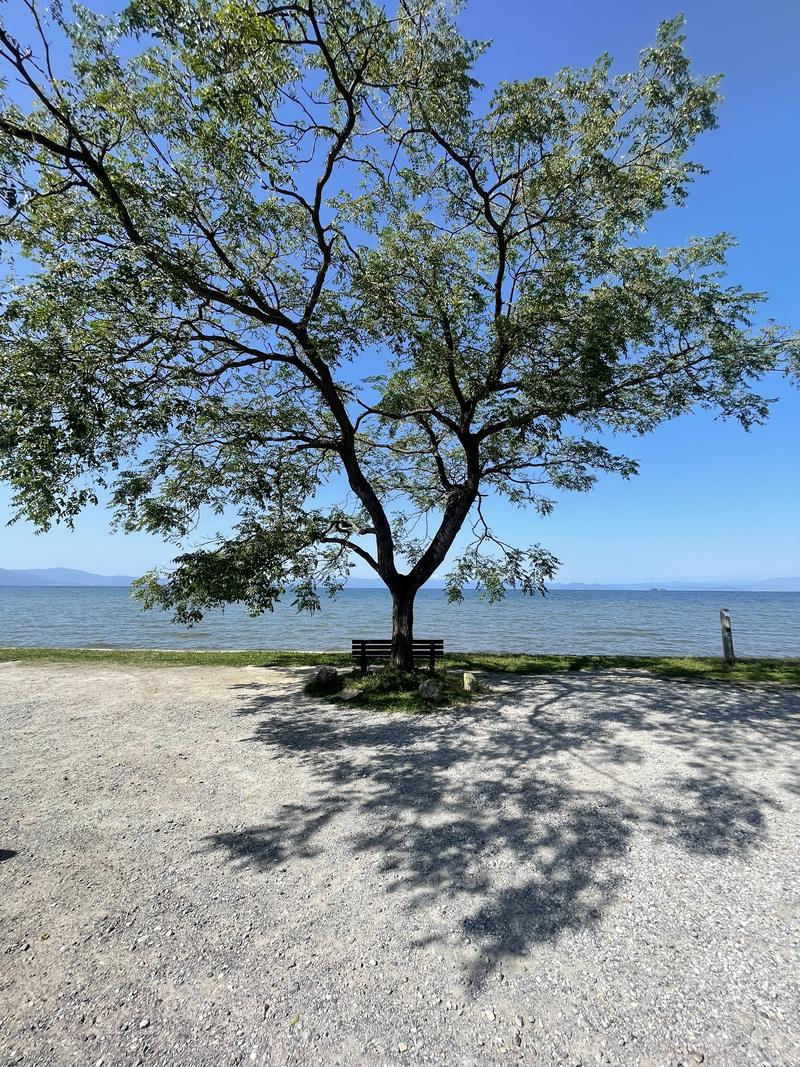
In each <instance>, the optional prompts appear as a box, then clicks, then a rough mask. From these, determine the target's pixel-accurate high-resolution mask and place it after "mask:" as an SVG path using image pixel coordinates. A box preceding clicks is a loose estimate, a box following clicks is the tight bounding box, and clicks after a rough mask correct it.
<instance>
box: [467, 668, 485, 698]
mask: <svg viewBox="0 0 800 1067" xmlns="http://www.w3.org/2000/svg"><path fill="white" fill-rule="evenodd" d="M480 688H481V685H480V682H479V681H478V676H477V674H474V673H473V672H472V671H464V689H465V690H466V692H468V693H479V692H480Z"/></svg>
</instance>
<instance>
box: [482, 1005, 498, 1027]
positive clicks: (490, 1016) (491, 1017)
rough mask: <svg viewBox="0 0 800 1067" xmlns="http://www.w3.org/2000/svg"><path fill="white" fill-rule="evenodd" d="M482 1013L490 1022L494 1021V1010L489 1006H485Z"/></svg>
mask: <svg viewBox="0 0 800 1067" xmlns="http://www.w3.org/2000/svg"><path fill="white" fill-rule="evenodd" d="M483 1014H484V1015H485V1016H486V1018H487V1019H488V1020H489V1022H490V1023H493V1022H494V1020H495V1018H496V1016H495V1013H494V1011H493V1010H492V1009H491V1008H487V1009H486V1011H485V1012H484V1013H483Z"/></svg>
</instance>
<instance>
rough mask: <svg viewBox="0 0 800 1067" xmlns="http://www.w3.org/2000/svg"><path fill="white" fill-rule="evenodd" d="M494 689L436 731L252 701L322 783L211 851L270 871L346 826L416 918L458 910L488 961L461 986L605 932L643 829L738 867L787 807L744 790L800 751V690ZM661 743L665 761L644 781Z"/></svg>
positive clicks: (618, 684) (610, 678) (511, 682)
mask: <svg viewBox="0 0 800 1067" xmlns="http://www.w3.org/2000/svg"><path fill="white" fill-rule="evenodd" d="M297 685H298V689H299V686H300V681H299V680H298V683H297ZM494 685H495V689H494V692H492V693H491V694H489V695H486V696H484V697H482V698H481V700H480V701H479V702H477V703H475V704H473V705H465V706H464V708H462V709H460V710H457V711H456V712H454V713H452V714H447V715H445V714H434V715H431V716H429V717H420V716H413V717H411V716H399V715H395V716H388V715H378V714H370V713H365V712H363V711H358V710H357V709H353V708H349V707H343V706H342V707H338V706H331V705H325V704H322V703H318V702H315V701H314V700H312V699H308V698H303V697H302V696H301V695H300V694H299V693H298V695H297V696H296V697H295V698H294V699H293V700H291V701H289V700H286V699H284V700H283V702H282V703H280V704H276V702H275V700H274V697H271V696H270V695H269V694H267V695H265V696H262V695H261V694H260V693H259V692H257V691H255V690H253V689H251V688H250V687H247V689H246V692H245V693H243V694H242V695H243V696H246V699H245V700H244V703H243V704H242V705H241V707H240V708H239V710H238V714H240V715H246V716H258V717H259V721H258V724H257V726H256V728H255V732H254V734H253V735H252V737H251V738H249V739H248V741H250V742H252V743H257V744H259V745H263V746H266V748H267V749H268V751H269V752H270V754H271V755H272V757H273V758H275V759H282V760H283V759H287V758H289V759H293V760H296V761H298V762H299V764H301V765H302V766H303V767H304V768H305V769H306V771H308V772H310V774H311V776H312V781H313V783H314V784H313V787H312V790H311V791H310V793H309V794H308V796H307V798H306V799H305V800H304V801H303V802H302V803H293V804H287V805H284V806H283V807H282V808H281V809H280V810H278V811H277V812H275V813H273V814H271V816H270V819H269V821H268V822H266V823H264V824H263V825H259V826H253V827H249V828H245V829H243V830H240V831H237V832H230V833H219V834H215V835H212V836H211V838H209V839H208V840H207V842H206V844H207V847H208V848H211V849H222V850H224V852H225V853H226V854H227V855H228V857H229V858H230V859H231V860H232V861H235V862H241V863H245V864H248V865H253V864H254V865H256V866H257V867H259V868H261V869H263V870H265V871H269V870H270V869H272V868H273V867H275V866H276V865H279V864H284V863H286V862H287V861H289V860H291V859H292V858H294V857H310V856H315V855H317V854H319V852H320V850H322V849H324V848H325V844H326V839H325V835H326V833H327V832H329V831H332V830H333V829H334V828H335V827H336V826H337V825H338V824H337V820H339V819H340V817H341V816H347V821H346V823H345V822H342V824H341V825H342V826H344V827H345V829H344V830H343V831H340V832H344V833H345V835H346V843H347V846H348V848H349V849H351V850H352V853H353V854H354V855H358V854H370V855H371V856H373V857H376V858H377V862H378V866H379V869H380V870H381V871H382V872H383V873H384V874H385V876H386V879H385V885H386V891H387V892H388V893H391V894H398V895H400V897H401V900H402V905H403V907H404V908H405V909H406V910H407V911H409V912H411V913H413V912H414V911H416V910H419V909H424V908H430V907H431V906H432V905H436V904H440V903H441V902H442V900H449V901H450V902H452V903H453V904H454V905H457V909H456V910H457V912H458V914H459V916H460V918H459V925H460V931H459V932H460V934H461V935H463V937H465V938H469V939H470V940H471V941H472V942H473V943H474V944H475V945H477V946H478V947H479V948H480V957H479V959H477V960H476V961H475V962H474V963H473V964H472V965H471V966H470V971H469V975H468V976H469V978H470V979H471V980H473V981H477V982H480V981H482V980H483V979H484V978H485V977H486V976H487V975H488V974H489V973H490V972H491V970H492V969H493V968H495V967H496V966H498V964H499V963H500V962H501V961H502V960H505V959H508V958H510V957H519V956H522V955H524V954H525V953H526V952H527V951H528V950H529V949H530V948H531V946H533V945H534V944H536V943H543V942H549V941H553V940H554V939H556V938H557V937H558V936H559V935H560V934H561V933H563V932H565V931H567V930H569V929H576V928H582V927H590V926H592V925H594V924H595V923H597V921H598V920H599V919H600V918H601V916H602V915H603V913H604V911H605V909H607V908H608V906H609V905H610V904H611V903H612V902H613V901H614V899H615V898H616V896H617V894H618V893H619V891H620V887H621V886H622V885H623V883H624V881H625V879H626V876H627V875H626V862H625V858H626V855H627V853H628V850H629V848H630V847H631V843H632V839H633V837H634V835H636V834H637V833H642V832H644V833H647V834H650V835H656V838H657V840H658V842H659V843H660V844H663V846H664V847H676V848H680V849H682V850H685V851H686V852H687V854H691V855H694V856H698V855H699V856H706V857H710V858H716V859H719V858H725V857H730V856H734V857H735V856H744V855H746V854H747V853H748V852H749V851H750V850H753V849H755V848H757V847H758V846H759V844H760V843H761V842H762V841H763V839H764V835H765V833H766V816H767V813H768V811H769V810H770V809H779V808H780V801H779V799H777V798H776V797H775V796H773V795H771V794H770V793H769V792H768V791H767V790H766V789H762V788H760V787H759V788H755V787H754V786H753V785H752V784H751V783H750V782H749V781H747V780H746V779H747V778H749V777H752V776H756V777H757V776H758V772H759V769H760V768H762V767H763V766H764V764H765V762H766V761H770V760H772V759H773V758H774V754H775V751H776V749H777V748H778V747H779V746H781V745H791V744H794V743H795V739H796V737H797V731H798V727H800V701H798V695H797V693H796V692H792V691H788V690H787V691H778V690H771V691H766V690H753V689H740V688H737V687H725V686H715V685H709V684H706V685H697V684H693V683H685V684H681V683H675V682H668V683H667V682H663V681H659V680H657V679H652V678H642V677H638V676H637V677H635V678H630V677H620V676H618V675H613V674H607V675H598V674H592V675H591V677H586V676H574V675H572V676H562V677H558V678H554V677H552V676H551V677H549V678H547V679H536V678H526V679H508V678H506V679H504V680H503V681H502V682H500V683H498V682H497V680H495V682H494ZM654 744H655V745H656V746H659V748H660V749H661V750H662V751H663V752H664V753H665V754H666V755H667V756H668V759H667V760H666V761H665V760H664V759H660V760H655V761H653V767H652V768H650V766H649V765H648V762H647V760H646V759H645V753H644V747H645V745H647V747H648V750H649V752H652V751H653V745H654ZM665 762H666V766H667V767H668V769H669V773H667V774H666V775H664V774H663V771H662V772H659V770H658V768H659V767H663V766H664V765H665ZM676 766H678V767H679V768H680V769H679V770H675V769H674V768H675V767H676ZM783 787H784V788H786V789H787V791H788V790H790V789H792V788H793V786H792V783H791V782H786V783H784V786H783ZM439 936H440V935H439V934H437V933H436V932H434V933H428V934H426V936H425V938H423V939H421V940H419V941H418V942H417V943H418V944H422V943H430V942H431V941H435V940H437V938H439Z"/></svg>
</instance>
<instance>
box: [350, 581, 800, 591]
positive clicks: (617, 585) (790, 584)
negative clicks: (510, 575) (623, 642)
mask: <svg viewBox="0 0 800 1067" xmlns="http://www.w3.org/2000/svg"><path fill="white" fill-rule="evenodd" d="M347 584H348V586H349V587H350V588H351V589H379V588H380V587H381V586H382V584H383V583H382V582H381V581H380V580H379V579H378V578H351V579H350V581H349V582H348V583H347ZM443 587H444V582H443V581H442V579H441V578H432V579H431V581H429V582H428V588H429V589H442V588H443ZM548 589H553V590H558V589H577V590H587V591H589V590H593V589H597V590H603V589H631V590H637V589H638V590H645V591H646V590H650V589H658V590H665V591H680V590H684V591H687V592H691V591H694V592H704V591H709V592H714V591H716V590H730V591H731V592H736V591H738V592H752V593H800V578H764V579H762V580H761V581H734V580H731V581H729V582H658V581H653V582H595V583H588V582H553V583H552V584H551V585H549V586H548Z"/></svg>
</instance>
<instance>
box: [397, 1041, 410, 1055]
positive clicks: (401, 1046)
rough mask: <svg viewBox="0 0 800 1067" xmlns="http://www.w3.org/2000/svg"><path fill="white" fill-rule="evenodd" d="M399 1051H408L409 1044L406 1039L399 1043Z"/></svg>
mask: <svg viewBox="0 0 800 1067" xmlns="http://www.w3.org/2000/svg"><path fill="white" fill-rule="evenodd" d="M397 1051H398V1052H408V1045H407V1044H406V1043H405V1041H401V1042H400V1043H399V1045H398V1046H397Z"/></svg>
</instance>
